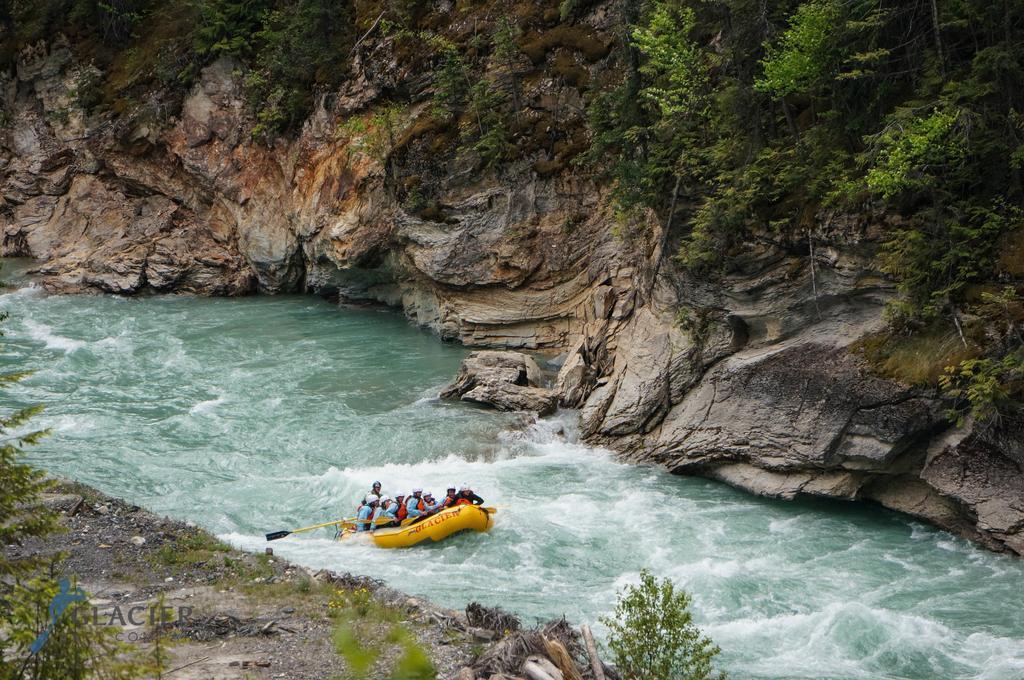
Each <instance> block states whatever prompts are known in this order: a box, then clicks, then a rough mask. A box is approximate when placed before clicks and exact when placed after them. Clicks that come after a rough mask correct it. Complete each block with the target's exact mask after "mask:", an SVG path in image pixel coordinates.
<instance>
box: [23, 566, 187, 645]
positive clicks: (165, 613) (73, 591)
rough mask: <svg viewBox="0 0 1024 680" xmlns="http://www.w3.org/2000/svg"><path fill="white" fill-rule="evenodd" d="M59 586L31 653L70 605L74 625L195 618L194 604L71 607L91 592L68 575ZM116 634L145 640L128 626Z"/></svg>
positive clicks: (142, 623)
mask: <svg viewBox="0 0 1024 680" xmlns="http://www.w3.org/2000/svg"><path fill="white" fill-rule="evenodd" d="M59 587H60V591H59V592H58V593H57V594H56V595H54V596H53V599H52V600H50V621H49V623H48V624H47V625H46V628H45V629H44V630H43V632H41V633H40V634H39V635H38V636H37V637H36V639H35V640H34V641H33V642H32V644H31V646H29V651H31V652H32V654H36V653H38V652H39V650H40V649H42V648H43V645H45V644H46V641H47V640H48V639H49V637H50V634H51V633H52V632H53V630H54V628H55V627H56V626H57V623H58V621H59V620H60V618H61V617H62V616H64V615H65V612H67V611H68V609H69V608H70V610H71V613H70V614H69V615H70V616H71V618H72V620H73V621H74V623H75V624H85V625H94V626H118V627H120V628H124V627H125V626H132V627H134V628H141V627H142V626H145V625H146V624H147V623H148V624H149V625H150V626H166V625H168V624H171V623H174V622H175V621H177V622H178V623H181V622H184V621H188V620H190V619H191V617H192V607H188V606H180V607H168V606H165V605H163V604H152V603H141V604H135V605H133V606H131V607H128V608H127V609H122V607H121V606H120V605H116V604H115V605H113V606H106V607H99V606H97V605H92V606H90V607H72V605H73V604H75V603H78V602H88V595H87V594H86V592H85V591H84V590H82V589H81V588H79V587H77V586H75V587H74V588H72V587H71V582H70V581H69V580H68V579H66V578H64V579H61V580H60V583H59ZM147 613H148V615H147ZM114 637H115V639H116V640H117V641H118V642H125V641H128V642H136V641H138V640H141V639H142V634H141V633H140V632H139V631H138V630H133V629H128V630H121V631H118V632H117V634H116V635H115V636H114Z"/></svg>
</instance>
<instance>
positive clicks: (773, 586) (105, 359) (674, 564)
mask: <svg viewBox="0 0 1024 680" xmlns="http://www.w3.org/2000/svg"><path fill="white" fill-rule="evenodd" d="M0 310H3V311H7V312H9V313H10V314H11V316H12V318H11V320H10V321H9V322H7V324H6V330H7V337H6V344H5V346H4V348H3V351H2V353H0V364H2V365H3V366H4V367H11V366H18V367H31V368H34V369H35V370H36V373H35V375H33V376H32V378H30V379H29V380H28V381H27V382H26V383H25V384H24V385H23V386H21V387H19V388H17V389H16V390H15V391H14V392H13V393H10V394H13V397H14V403H12V404H6V403H5V406H8V405H10V406H19V405H23V404H29V403H43V404H45V405H46V409H47V410H46V412H45V415H44V416H43V417H41V418H40V419H39V424H40V425H43V426H48V427H52V428H53V430H54V435H53V436H52V437H51V438H49V439H48V440H47V441H46V442H45V443H44V444H43V445H42V446H40V447H38V448H37V449H36V450H34V451H33V453H32V458H33V460H34V462H36V463H38V464H40V465H42V466H45V467H47V468H48V469H50V470H52V471H53V472H54V473H56V474H59V475H64V476H68V477H73V478H76V479H80V480H82V481H84V482H87V483H89V484H93V485H95V486H97V487H98V488H100V489H102V490H104V491H106V492H108V493H112V494H115V495H118V496H122V497H125V498H127V499H129V500H131V501H133V502H137V503H139V504H142V505H145V506H147V507H150V508H153V509H154V510H156V511H158V512H163V513H166V514H169V515H172V516H175V517H179V518H184V519H189V520H193V521H195V522H197V523H199V524H201V525H203V526H205V527H207V528H209V529H210V530H212V531H214V532H215V533H217V534H218V535H220V536H221V537H223V538H225V539H226V540H228V541H230V542H232V543H234V544H236V545H239V546H242V547H245V548H250V549H253V550H260V551H262V549H263V548H264V547H265V546H266V542H265V540H264V539H263V534H264V533H265V532H268V531H273V530H277V529H291V528H295V527H299V526H305V525H307V524H313V523H316V522H320V521H326V520H328V519H333V518H335V517H337V516H340V515H347V514H351V512H352V510H353V508H354V505H355V503H356V501H357V499H358V497H359V496H361V495H362V494H365V493H366V492H367V491H368V490H369V487H370V484H371V483H372V482H373V481H375V480H380V481H381V482H383V484H384V490H385V492H391V493H394V492H397V491H400V490H401V491H405V490H408V489H411V488H412V487H413V486H423V487H425V488H427V489H431V490H434V491H435V493H443V490H444V488H445V487H446V486H448V485H449V484H453V483H455V484H459V483H463V482H468V483H470V484H472V485H473V487H474V489H475V490H476V491H477V492H478V493H479V494H480V495H482V496H483V497H484V498H485V499H486V500H487V502H488V504H494V505H497V506H498V507H499V508H500V509H499V512H498V515H497V522H496V525H495V527H494V529H493V531H491V532H490V533H489V534H474V535H463V536H459V537H457V538H456V539H453V540H451V541H447V542H444V543H441V544H438V545H430V546H425V547H421V548H417V549H413V550H404V551H389V552H384V551H381V550H379V549H376V548H373V547H371V546H370V545H367V544H365V543H361V542H351V543H348V542H346V543H342V544H339V543H337V542H334V541H332V540H331V534H330V532H328V531H320V532H316V533H313V534H308V535H296V536H292V537H289V538H287V539H284V540H281V541H276V542H275V543H274V544H273V547H274V549H275V552H276V553H277V554H279V555H282V556H284V557H286V558H288V559H290V560H293V561H295V562H297V563H300V564H303V565H307V566H309V567H312V568H321V567H326V568H331V569H335V570H341V571H351V572H353V573H358V574H368V575H371V576H375V577H377V578H381V579H384V580H386V581H388V583H389V584H391V585H392V586H394V587H396V588H399V589H402V590H405V591H407V592H410V593H414V594H417V595H422V596H426V597H428V598H430V599H433V600H435V601H437V602H439V603H441V604H444V605H447V606H451V607H462V606H465V604H466V603H467V602H468V601H471V600H476V601H480V602H483V603H485V604H489V605H500V606H502V607H504V608H506V609H509V610H512V611H515V612H517V613H518V614H520V615H521V616H522V617H524V618H525V619H526V620H527V621H528V622H532V621H534V620H541V619H547V618H551V617H556V616H561V615H563V614H564V615H566V616H567V617H569V619H570V620H571V621H573V622H577V623H579V622H589V623H590V624H591V625H594V626H595V627H596V630H597V631H598V633H599V634H600V633H602V631H603V630H604V629H603V627H602V626H601V625H600V623H599V621H598V618H599V617H600V616H601V615H604V614H607V613H608V612H609V611H610V610H611V608H612V606H613V603H614V599H615V592H616V590H617V589H619V588H621V587H622V586H624V585H625V584H627V583H631V582H634V581H635V580H636V578H637V576H638V573H639V570H640V569H641V568H648V569H651V570H652V571H653V572H655V573H656V574H657V575H659V576H667V577H671V578H673V579H674V580H675V581H676V582H677V583H678V584H680V585H682V586H683V587H685V588H686V589H687V590H688V591H689V592H690V593H692V595H693V597H694V610H695V618H696V619H697V621H698V622H699V623H700V624H701V625H702V626H703V627H704V629H705V630H706V631H707V632H708V634H710V635H711V636H712V637H713V638H714V640H715V642H716V643H717V644H719V645H720V646H721V647H722V649H723V655H722V660H723V666H724V667H725V669H726V670H727V671H728V672H729V673H730V676H731V677H733V678H748V677H758V678H776V677H802V678H937V677H941V678H955V677H979V678H999V679H1000V680H1002V679H1004V678H1024V587H1022V586H1024V578H1022V577H1024V562H1022V561H1021V560H1018V559H1013V558H1009V557H1005V556H1000V555H995V554H991V553H988V552H985V551H982V550H979V549H978V548H976V547H974V546H972V545H970V544H968V543H966V542H964V541H962V540H960V539H957V538H954V537H952V536H950V535H949V534H946V533H944V532H940V531H937V530H935V529H933V528H931V527H929V526H926V525H924V524H922V523H919V522H916V521H913V520H911V519H908V518H906V517H902V516H898V515H895V514H893V513H889V512H886V511H883V510H880V509H877V508H870V507H864V506H860V505H851V504H843V503H838V502H803V501H801V502H791V503H787V502H780V501H771V500H766V499H759V498H755V497H752V496H749V495H745V494H742V493H740V492H737V491H735V490H733V489H730V488H728V487H725V486H723V485H721V484H718V483H716V482H711V481H708V480H701V479H694V478H683V477H677V476H672V475H668V474H665V473H664V472H661V471H659V470H655V469H651V468H642V467H636V466H630V465H624V464H621V463H619V462H617V461H616V459H615V458H614V456H613V455H612V454H610V453H609V452H607V451H602V450H598V449H593V448H590V447H587V446H585V445H583V444H581V443H579V441H578V437H577V434H576V414H574V413H572V412H560V413H558V414H556V415H555V416H554V417H552V418H548V419H543V420H541V421H539V422H529V421H527V420H524V419H523V418H522V417H519V416H513V415H508V414H498V413H494V412H489V411H484V410H481V409H477V408H473V407H470V406H467V405H462V404H450V403H443V402H440V401H438V400H437V399H436V398H435V395H436V393H437V391H438V389H439V388H440V387H441V386H442V385H443V384H444V383H445V381H446V380H447V379H449V378H450V377H451V376H452V375H454V372H455V370H456V368H457V366H458V363H459V361H460V360H461V358H462V356H464V355H465V350H463V349H461V348H458V347H453V346H448V345H444V344H442V343H439V342H438V341H437V340H436V339H435V338H434V337H432V336H430V335H429V334H427V333H423V332H421V331H418V330H416V329H413V328H410V327H409V326H408V325H407V324H406V322H405V321H404V319H402V318H401V317H399V316H398V315H395V314H392V313H388V312H383V311H380V310H365V309H344V308H339V307H337V306H335V305H330V304H328V303H326V302H322V301H319V300H313V299H309V298H298V297H279V298H249V299H244V300H204V299H196V298H187V297H171V298H145V299H132V300H124V299H118V298H112V297H105V296H90V297H63V296H47V295H44V294H42V293H40V292H38V291H33V290H29V289H22V290H19V291H16V292H12V293H7V294H4V295H2V296H0ZM5 401H9V399H6V400H5Z"/></svg>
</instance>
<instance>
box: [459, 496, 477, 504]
mask: <svg viewBox="0 0 1024 680" xmlns="http://www.w3.org/2000/svg"><path fill="white" fill-rule="evenodd" d="M455 505H473V501H471V500H469V499H468V498H463V497H462V496H459V500H457V501H455Z"/></svg>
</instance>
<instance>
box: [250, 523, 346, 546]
mask: <svg viewBox="0 0 1024 680" xmlns="http://www.w3.org/2000/svg"><path fill="white" fill-rule="evenodd" d="M349 521H351V520H347V519H338V520H335V521H333V522H324V523H323V524H314V525H313V526H311V527H302V528H301V529H292V530H291V531H271V532H270V533H269V534H267V540H268V541H276V540H277V539H279V538H284V537H285V536H290V535H292V534H297V533H300V532H303V531H312V530H313V529H319V528H321V527H330V526H335V525H337V524H344V523H346V522H349Z"/></svg>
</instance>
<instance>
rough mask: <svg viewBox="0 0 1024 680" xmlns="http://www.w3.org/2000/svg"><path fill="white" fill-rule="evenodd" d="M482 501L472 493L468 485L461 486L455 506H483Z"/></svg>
mask: <svg viewBox="0 0 1024 680" xmlns="http://www.w3.org/2000/svg"><path fill="white" fill-rule="evenodd" d="M483 504H484V499H483V498H480V496H477V495H476V494H475V493H473V489H471V488H470V487H469V484H463V485H462V488H461V489H459V496H458V498H456V499H455V505H483Z"/></svg>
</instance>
